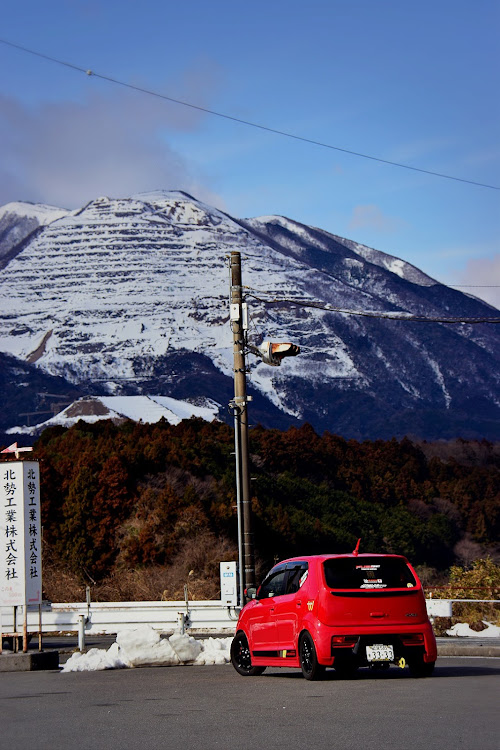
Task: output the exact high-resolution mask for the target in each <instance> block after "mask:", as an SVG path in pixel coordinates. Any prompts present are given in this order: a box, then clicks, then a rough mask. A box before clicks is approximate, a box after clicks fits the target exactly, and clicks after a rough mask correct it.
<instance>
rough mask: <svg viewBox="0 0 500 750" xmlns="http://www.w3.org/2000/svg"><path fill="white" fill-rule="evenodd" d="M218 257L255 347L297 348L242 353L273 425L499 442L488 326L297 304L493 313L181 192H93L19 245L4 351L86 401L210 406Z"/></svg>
mask: <svg viewBox="0 0 500 750" xmlns="http://www.w3.org/2000/svg"><path fill="white" fill-rule="evenodd" d="M42 213H43V212H42ZM0 215H1V214H0ZM232 250H239V251H240V252H241V255H242V268H243V284H244V286H245V295H246V298H247V302H248V305H249V310H250V324H251V326H250V330H249V339H250V340H251V342H252V343H254V344H258V343H260V342H261V341H262V340H263V338H266V339H270V340H274V341H280V340H281V341H293V342H295V343H297V344H299V346H300V347H301V355H300V356H299V357H296V358H293V359H290V360H287V361H286V362H285V363H284V364H283V365H282V367H280V368H272V367H268V366H266V365H264V364H263V363H262V362H260V361H258V360H256V359H255V358H253V357H249V367H250V370H251V372H250V379H249V387H250V389H251V391H252V392H253V393H254V394H256V397H257V396H258V398H260V402H259V403H260V406H259V407H258V409H259V410H258V419H259V421H262V422H263V423H265V422H266V419H267V420H268V423H269V424H270V425H272V424H274V422H273V420H274V419H275V418H276V416H277V415H278V414H281V415H283V418H286V419H288V420H289V423H290V424H296V423H298V422H300V421H303V420H307V421H309V422H311V423H312V424H313V425H314V426H315V427H316V428H317V429H321V430H322V429H331V430H332V431H338V432H341V433H343V434H346V435H352V436H355V437H356V436H359V437H364V436H381V437H382V436H384V435H386V434H389V436H390V435H391V434H405V432H412V433H413V434H420V435H422V436H424V437H431V436H434V437H435V436H446V435H448V434H449V435H450V436H454V435H455V434H463V435H464V436H470V435H471V434H473V435H481V436H482V435H496V434H498V435H499V437H500V428H499V425H500V403H499V400H498V386H499V385H500V383H499V375H498V372H499V369H500V368H499V364H500V362H499V359H500V352H499V343H498V333H497V331H496V330H495V328H496V327H495V326H488V325H481V326H466V325H460V326H445V325H439V324H422V323H409V322H403V321H392V320H381V319H376V318H371V319H368V318H361V317H356V316H352V315H346V314H342V313H335V312H331V311H327V310H322V309H315V308H311V307H307V306H304V304H301V303H298V302H297V300H302V301H304V300H305V301H307V300H310V301H311V302H319V303H325V304H327V305H330V306H333V307H338V308H342V309H357V310H365V311H386V312H387V311H392V312H394V313H408V312H409V313H414V314H419V315H425V316H436V317H439V316H443V315H446V316H447V317H449V316H463V317H478V316H485V317H491V310H492V308H491V307H489V306H488V305H486V304H484V303H482V302H481V301H479V300H477V299H474V298H471V297H469V296H467V295H464V294H462V293H460V292H458V291H456V290H452V289H449V288H447V287H445V286H443V285H441V284H438V283H436V282H434V281H433V280H432V279H431V278H430V277H428V276H426V275H425V274H423V273H422V272H421V271H419V270H418V269H416V268H414V267H413V266H411V265H410V264H408V263H405V262H404V261H401V260H399V259H397V258H393V257H392V256H389V255H387V254H385V253H382V252H380V251H377V250H373V249H371V248H367V247H365V246H362V245H359V244H357V243H355V242H353V241H351V240H346V239H342V238H339V237H337V236H334V235H332V234H329V233H328V232H325V231H323V230H320V229H317V228H315V227H307V226H305V225H303V224H300V223H298V222H295V221H293V220H291V219H286V218H284V217H276V216H269V217H260V218H258V219H234V218H232V217H230V216H228V215H227V214H225V213H223V212H221V211H219V210H217V209H215V208H212V207H210V206H208V205H206V204H204V203H201V202H199V201H197V200H196V199H194V198H193V197H191V196H189V195H187V194H186V193H182V192H179V191H175V192H163V191H154V192H152V193H145V194H139V195H136V196H133V197H131V198H124V199H109V198H104V197H103V198H97V199H96V200H93V201H91V202H90V203H89V204H88V205H86V206H84V207H83V208H82V209H80V210H78V211H74V212H71V213H68V212H62V215H61V216H59V217H57V218H55V220H53V221H50V222H48V223H47V224H46V225H45V226H43V227H39V229H38V230H37V231H36V232H35V233H34V234H33V235H32V236H31V235H30V237H29V238H27V240H26V241H25V242H24V243H22V249H21V250H20V252H18V253H17V254H16V255H15V256H13V257H10V256H9V260H8V263H7V264H6V266H5V268H4V269H3V270H2V271H0V320H1V321H2V326H1V334H0V351H2V352H5V353H8V354H12V355H15V356H16V357H18V358H19V359H22V360H24V361H28V362H31V363H35V364H36V366H37V367H38V368H42V369H43V370H44V371H45V372H47V373H50V374H52V375H59V376H63V377H64V378H66V380H67V381H69V382H71V383H75V384H81V385H83V386H85V387H86V389H87V392H89V391H90V392H92V391H93V392H94V393H95V392H101V393H102V392H107V393H108V394H114V395H116V396H118V395H120V394H124V393H128V394H129V395H131V394H136V395H141V394H144V395H148V394H150V393H164V394H165V395H170V396H173V397H175V398H176V399H185V398H186V397H187V396H189V397H191V396H210V397H211V398H215V400H217V401H219V403H223V402H224V399H225V398H226V397H227V398H229V396H228V395H227V394H228V393H230V391H231V387H232V376H233V373H232V367H233V364H232V337H231V331H230V327H229V304H228V298H229V274H228V265H227V257H228V256H229V255H230V252H231V251H232ZM275 299H279V300H281V301H280V302H272V301H271V300H275ZM221 394H224V397H223V396H222V395H221ZM266 403H267V404H268V408H267V409H266V406H265V404H266ZM255 408H256V409H257V401H255ZM266 412H267V414H266ZM256 413H257V412H256ZM281 424H282V423H281Z"/></svg>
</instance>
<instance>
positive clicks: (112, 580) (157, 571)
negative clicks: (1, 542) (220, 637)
mask: <svg viewBox="0 0 500 750" xmlns="http://www.w3.org/2000/svg"><path fill="white" fill-rule="evenodd" d="M236 559H237V549H236V546H235V545H234V544H233V543H232V542H230V541H229V540H228V539H226V538H225V537H216V536H215V534H213V533H212V532H210V531H203V532H202V533H200V534H198V535H197V536H196V537H190V538H188V539H185V540H184V541H183V542H182V544H181V545H180V547H179V551H178V553H177V555H176V556H175V558H174V559H173V560H172V562H171V564H170V565H167V566H160V565H151V566H148V567H141V568H135V569H127V568H121V569H116V570H113V571H112V572H111V573H110V575H109V576H107V577H106V578H105V579H104V580H103V581H101V582H99V583H95V582H93V581H92V580H91V579H90V577H89V576H88V575H86V573H85V571H82V574H81V575H78V574H75V573H71V572H70V571H69V570H68V569H67V567H65V566H64V565H63V564H61V563H60V562H58V561H55V560H54V559H53V558H51V556H50V555H49V554H48V553H47V554H46V556H45V559H44V568H43V588H44V597H45V598H46V599H48V600H49V601H52V602H82V601H85V597H86V586H87V585H89V586H90V589H91V598H92V601H99V602H124V601H158V600H162V601H183V600H184V586H185V585H186V584H187V587H188V596H189V599H191V600H194V601H201V600H211V599H219V598H220V569H219V563H220V562H221V561H225V562H226V561H230V560H236Z"/></svg>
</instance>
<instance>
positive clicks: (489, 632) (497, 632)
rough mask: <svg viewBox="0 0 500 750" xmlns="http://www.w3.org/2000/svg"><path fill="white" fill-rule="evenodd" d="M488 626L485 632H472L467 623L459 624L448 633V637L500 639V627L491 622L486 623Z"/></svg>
mask: <svg viewBox="0 0 500 750" xmlns="http://www.w3.org/2000/svg"><path fill="white" fill-rule="evenodd" d="M484 624H485V625H486V629H485V630H480V631H479V632H477V631H476V630H472V629H471V628H470V627H469V624H468V623H467V622H457V623H456V625H453V627H451V628H450V629H449V630H447V631H446V635H454V636H470V637H472V638H500V627H499V626H498V625H492V624H491V623H490V622H486V621H485V622H484Z"/></svg>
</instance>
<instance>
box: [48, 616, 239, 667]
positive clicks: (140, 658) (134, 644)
mask: <svg viewBox="0 0 500 750" xmlns="http://www.w3.org/2000/svg"><path fill="white" fill-rule="evenodd" d="M231 641H232V638H231V637H229V638H206V639H204V640H196V639H195V638H193V637H192V636H190V635H187V634H186V633H184V634H181V633H174V634H173V635H171V636H170V638H161V636H160V633H158V632H157V631H156V630H153V628H152V627H151V626H150V625H142V626H141V627H140V628H137V629H136V630H123V631H120V632H119V633H118V634H117V636H116V641H115V643H113V644H112V645H111V646H110V647H109V648H108V649H107V650H106V649H99V648H91V649H90V650H89V651H87V652H86V653H80V652H76V653H74V654H73V655H72V656H71V657H70V658H69V659H68V661H67V662H66V664H65V665H64V666H63V668H62V672H94V671H99V670H102V669H123V668H125V667H139V666H149V667H151V666H157V667H159V666H161V667H175V666H177V665H180V664H194V665H196V666H201V665H205V664H227V663H228V662H229V661H230V655H229V649H230V646H231Z"/></svg>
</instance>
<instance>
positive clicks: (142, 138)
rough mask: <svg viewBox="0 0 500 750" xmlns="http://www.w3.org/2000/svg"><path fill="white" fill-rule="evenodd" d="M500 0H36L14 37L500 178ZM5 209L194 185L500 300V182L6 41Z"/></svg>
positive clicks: (12, 29) (0, 161) (0, 53)
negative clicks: (186, 104)
mask: <svg viewBox="0 0 500 750" xmlns="http://www.w3.org/2000/svg"><path fill="white" fill-rule="evenodd" d="M499 34H500V3H499V2H498V0H474V2H472V0H467V1H464V0H455V1H453V2H452V1H451V0H433V1H432V2H431V1H430V0H422V1H421V2H420V3H418V4H414V3H409V2H403V1H402V0H379V2H375V1H374V0H329V1H326V0H309V1H308V2H307V3H305V2H303V1H302V2H296V0H287V1H286V2H285V0H267V2H265V1H263V0H254V1H253V2H252V3H243V2H237V0H231V1H229V0H213V1H212V2H206V0H203V1H202V0H192V2H190V3H182V2H179V0H175V1H173V0H162V2H157V1H156V0H144V1H143V2H142V3H138V2H130V1H128V2H127V1H126V0H121V2H117V1H115V0H107V2H97V1H96V0H88V1H85V0H82V1H81V2H78V1H77V0H56V1H54V2H51V1H50V0H47V2H45V3H43V4H42V3H40V2H34V1H33V0H27V1H23V0H19V2H18V3H16V4H14V3H8V4H6V6H4V8H3V10H2V28H1V32H0V37H1V38H2V39H5V40H7V41H10V42H12V43H14V44H18V45H21V46H23V47H27V48H30V49H32V50H35V51H37V52H40V53H42V54H45V55H48V56H51V57H54V58H57V59H59V60H63V61H65V62H68V63H72V64H74V65H76V66H77V67H82V68H85V69H91V70H93V71H95V72H96V73H99V74H101V75H104V76H109V77H112V78H115V79H117V80H119V81H123V82H127V83H131V84H134V85H137V86H140V87H143V88H147V89H149V90H151V91H155V92H158V93H161V94H164V95H166V96H169V97H173V98H176V99H180V100H183V101H186V102H190V103H192V104H195V105H198V106H200V107H204V108H207V109H210V110H214V111H217V112H221V113H224V114H227V115H230V116H233V117H236V118H240V119H243V120H248V121H251V122H254V123H259V124H261V125H264V126H267V127H269V128H272V129H276V130H281V131H286V132H288V133H292V134H295V135H297V136H301V137H304V138H309V139H312V140H316V141H320V142H323V143H327V144H330V145H332V146H338V147H339V148H342V149H347V150H352V151H356V152H361V153H364V154H368V155H370V156H374V157H379V158H381V159H386V160H389V161H395V162H402V163H404V164H408V165H411V166H414V167H418V168H421V169H426V170H430V171H436V172H441V173H444V174H448V175H451V176H456V177H460V178H463V179H466V180H472V181H476V182H480V183H486V184H489V185H495V186H500V97H499V95H498V92H499V90H500V85H499V84H500V74H499V73H500V71H499V68H500V63H499V58H498V39H499ZM0 70H1V71H2V75H1V86H0V149H1V150H0V205H2V204H4V203H7V202H9V201H13V200H30V201H40V202H45V203H50V204H54V205H59V206H65V207H68V208H74V207H78V206H81V205H82V204H84V203H85V202H86V201H88V200H90V199H92V198H95V197H97V196H100V195H109V196H110V197H115V196H121V195H130V194H133V193H136V192H140V191H146V190H151V189H157V188H165V189H184V190H187V191H188V192H191V193H192V194H193V195H195V196H196V197H198V198H200V199H202V200H205V201H207V202H209V203H211V204H212V205H216V206H217V207H219V208H222V209H224V210H226V211H228V212H229V213H230V214H232V215H234V216H238V217H249V216H258V215H269V214H282V215H286V216H288V217H290V218H293V219H296V220H298V221H302V222H304V223H306V224H312V225H315V226H318V227H321V228H322V229H326V230H327V231H330V232H333V233H335V234H339V235H341V236H344V237H348V238H350V239H353V240H356V241H358V242H361V243H364V244H367V245H369V246H371V247H375V248H377V249H379V250H384V251H385V252H388V253H391V254H393V255H396V256H398V257H401V258H403V259H404V260H407V261H409V262H411V263H414V264H415V265H416V266H418V267H419V268H421V269H422V270H423V271H425V272H426V273H428V274H430V275H431V276H433V277H435V278H437V279H438V280H439V281H442V282H444V283H448V284H457V285H458V284H470V285H481V288H479V287H478V288H476V289H473V288H470V289H469V290H468V291H470V292H471V293H476V294H477V295H478V296H482V297H483V298H484V299H489V300H490V301H491V302H492V303H493V304H495V305H496V306H497V307H498V306H500V290H499V289H498V288H497V289H494V288H486V286H485V285H500V249H499V237H500V210H499V207H500V205H499V204H500V191H499V190H492V189H488V188H485V187H477V186H474V185H469V184H466V183H461V182H455V181H452V180H448V179H443V178H439V177H433V176H431V175H426V174H421V173H418V172H413V171H409V170H405V169H400V168H397V167H393V166H389V165H386V164H382V163H379V162H376V161H372V160H367V159H363V158H360V157H356V156H353V155H349V154H346V153H343V152H341V151H336V150H333V149H326V148H321V147H319V146H314V145H312V144H307V143H303V142H300V141H297V140H293V139H290V138H286V137H283V136H278V135H275V134H272V133H268V132H263V131H261V130H258V129H255V128H252V127H248V126H246V125H243V124H238V123H235V122H232V121H228V120H224V119H222V118H219V117H215V116H213V115H210V114H207V113H202V112H200V111H198V110H194V109H190V108H186V107H183V106H181V105H178V104H173V103H169V102H166V101H164V100H162V99H159V98H156V97H152V96H147V95H145V94H141V93H138V92H134V91H132V90H130V89H127V88H125V87H123V86H120V85H117V84H112V83H110V82H108V81H104V80H101V79H99V78H98V77H96V76H87V75H85V74H83V73H81V72H79V71H76V70H73V69H72V68H69V67H65V66H61V65H57V64H55V63H53V62H50V61H47V60H42V59H40V58H39V57H35V56H33V55H30V54H27V53H25V52H22V51H20V50H17V49H13V48H12V47H9V46H6V45H4V44H0Z"/></svg>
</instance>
